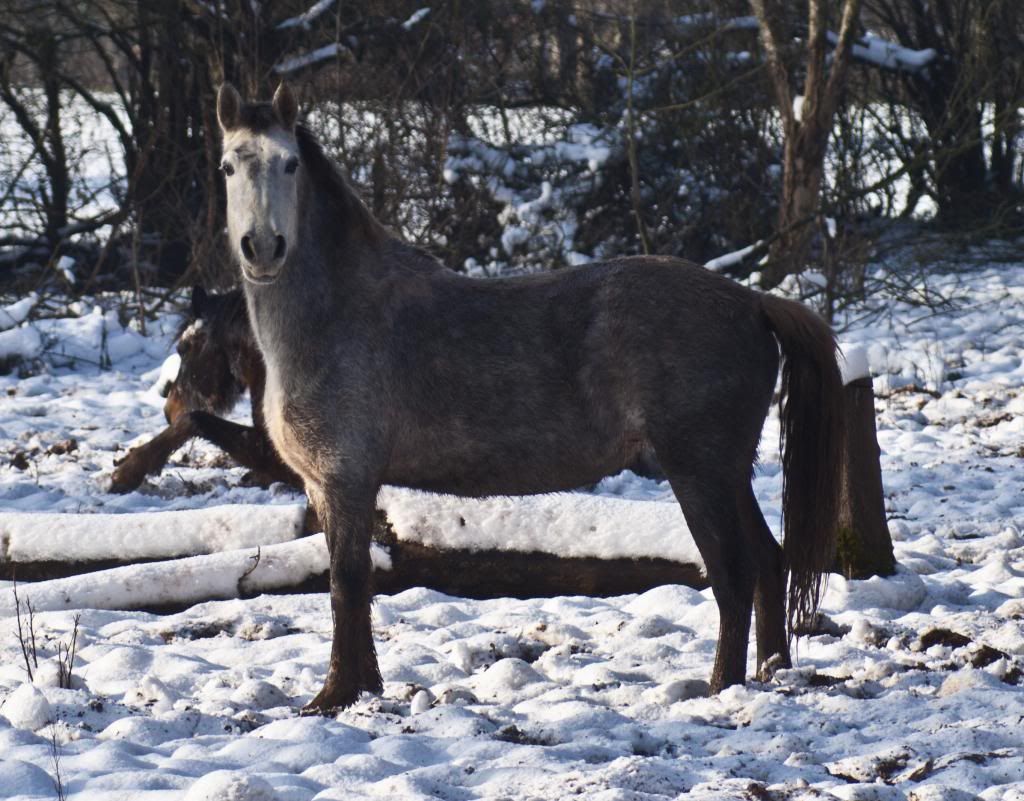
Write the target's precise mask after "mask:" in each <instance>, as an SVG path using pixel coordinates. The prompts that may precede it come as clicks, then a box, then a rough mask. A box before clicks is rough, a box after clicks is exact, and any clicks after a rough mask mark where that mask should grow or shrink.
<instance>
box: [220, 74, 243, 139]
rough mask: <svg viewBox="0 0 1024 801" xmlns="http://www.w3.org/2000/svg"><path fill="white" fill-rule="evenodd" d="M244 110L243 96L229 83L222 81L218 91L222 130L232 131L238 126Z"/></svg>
mask: <svg viewBox="0 0 1024 801" xmlns="http://www.w3.org/2000/svg"><path fill="white" fill-rule="evenodd" d="M241 110H242V98H241V96H240V95H239V94H238V90H237V89H235V87H234V86H232V85H231V84H229V83H222V84H221V85H220V89H219V90H218V91H217V122H219V123H220V127H221V130H222V131H230V130H232V129H233V128H237V127H238V118H239V116H240V113H241Z"/></svg>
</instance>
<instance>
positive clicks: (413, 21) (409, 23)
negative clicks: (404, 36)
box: [402, 8, 430, 31]
mask: <svg viewBox="0 0 1024 801" xmlns="http://www.w3.org/2000/svg"><path fill="white" fill-rule="evenodd" d="M429 13H430V9H429V8H421V9H419V10H418V11H414V12H413V13H412V14H411V15H410V17H409V19H407V20H406V21H405V22H403V23H402V27H403V28H405V29H406V30H407V31H411V30H412V29H413V28H415V27H416V26H417V25H419V24H420V22H422V21H423V20H424V18H425V17H426V16H427V14H429Z"/></svg>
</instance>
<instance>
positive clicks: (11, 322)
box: [0, 292, 39, 329]
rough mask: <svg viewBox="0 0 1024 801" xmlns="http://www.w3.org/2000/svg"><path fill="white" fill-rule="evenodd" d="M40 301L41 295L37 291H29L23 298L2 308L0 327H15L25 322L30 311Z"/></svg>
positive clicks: (0, 309)
mask: <svg viewBox="0 0 1024 801" xmlns="http://www.w3.org/2000/svg"><path fill="white" fill-rule="evenodd" d="M38 302H39V296H38V295H37V294H36V293H35V292H29V293H28V294H27V295H26V296H25V297H23V298H22V299H21V300H17V301H15V302H14V303H9V304H8V305H6V306H4V307H3V308H0V329H7V328H13V327H14V326H16V325H18V324H20V323H23V322H25V320H26V318H27V317H28V315H29V312H31V311H32V308H33V307H34V306H35V305H36V304H37V303H38Z"/></svg>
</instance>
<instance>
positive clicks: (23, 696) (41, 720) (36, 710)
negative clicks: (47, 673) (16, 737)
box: [2, 683, 53, 731]
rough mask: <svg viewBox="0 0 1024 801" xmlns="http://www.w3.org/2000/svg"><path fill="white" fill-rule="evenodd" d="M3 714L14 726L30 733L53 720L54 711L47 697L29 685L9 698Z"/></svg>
mask: <svg viewBox="0 0 1024 801" xmlns="http://www.w3.org/2000/svg"><path fill="white" fill-rule="evenodd" d="M2 712H3V715H4V717H6V718H7V719H8V720H9V721H10V722H11V725H12V726H14V727H15V728H18V729H27V730H29V731H37V730H39V729H41V728H43V726H45V725H46V724H47V723H49V722H50V721H52V720H53V710H52V709H51V708H50V702H49V701H47V700H46V696H45V695H43V694H42V692H40V691H39V690H38V689H37V688H36V687H35V686H33V685H32V684H28V683H25V684H22V685H21V686H20V687H18V689H17V690H15V691H14V692H13V693H11V694H10V695H9V696H8V698H7V701H6V702H5V703H4V705H3V709H2Z"/></svg>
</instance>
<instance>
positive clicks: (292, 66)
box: [274, 42, 348, 75]
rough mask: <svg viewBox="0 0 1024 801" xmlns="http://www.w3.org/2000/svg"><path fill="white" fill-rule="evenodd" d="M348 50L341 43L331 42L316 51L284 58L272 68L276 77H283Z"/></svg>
mask: <svg viewBox="0 0 1024 801" xmlns="http://www.w3.org/2000/svg"><path fill="white" fill-rule="evenodd" d="M347 52H348V48H347V47H345V45H343V44H341V42H331V43H330V44H329V45H324V46H323V47H319V48H317V49H316V50H312V51H310V52H309V53H303V54H302V55H300V56H293V57H292V58H286V59H285V60H284V61H282V62H281V63H280V64H278V65H277V66H275V67H274V72H276V73H277V74H278V75H284V74H286V73H289V72H296V71H297V70H301V69H303V68H304V67H309V66H311V65H313V64H316V63H318V62H320V61H326V60H327V59H329V58H334V57H336V56H338V55H339V54H341V53H347Z"/></svg>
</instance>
